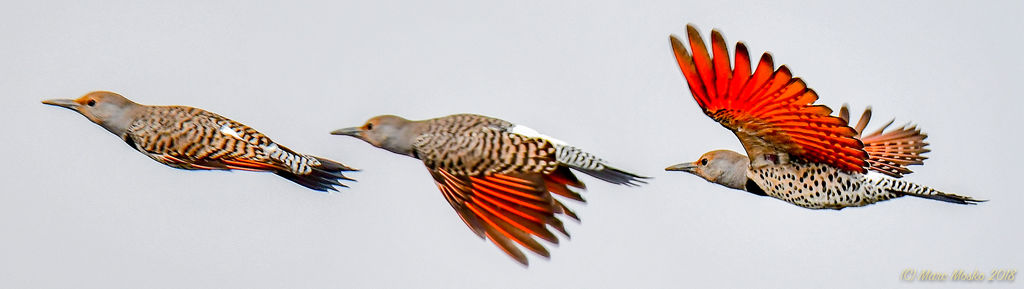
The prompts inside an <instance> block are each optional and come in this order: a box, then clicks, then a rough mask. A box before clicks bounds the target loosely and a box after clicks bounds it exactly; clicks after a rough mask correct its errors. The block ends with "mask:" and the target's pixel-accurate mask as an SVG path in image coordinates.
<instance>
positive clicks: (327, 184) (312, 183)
mask: <svg viewBox="0 0 1024 289" xmlns="http://www.w3.org/2000/svg"><path fill="white" fill-rule="evenodd" d="M307 157H309V158H312V159H316V160H317V161H319V162H320V164H319V165H316V166H312V165H311V166H310V168H311V169H312V170H310V172H309V173H307V174H301V175H300V174H296V173H294V172H290V171H285V170H278V171H275V172H274V173H275V174H277V175H279V176H281V177H283V178H286V179H288V180H290V181H293V182H295V183H297V184H300V185H302V186H304V187H307V188H310V189H313V190H316V191H321V192H327V191H337V189H335V188H334V186H340V187H345V188H347V187H348V186H346V185H344V184H342V183H341V182H339V180H346V181H355V180H354V179H351V178H349V177H346V176H345V175H344V174H342V173H343V172H354V171H359V170H358V169H355V168H351V167H349V166H346V165H343V164H341V163H339V162H336V161H332V160H329V159H325V158H321V157H315V156H307Z"/></svg>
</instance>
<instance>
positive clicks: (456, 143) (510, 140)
mask: <svg viewBox="0 0 1024 289" xmlns="http://www.w3.org/2000/svg"><path fill="white" fill-rule="evenodd" d="M510 127H512V124H511V123H509V122H506V121H503V120H500V119H495V118H490V117H486V116H480V115H472V114H459V115H452V116H447V117H442V118H436V119H430V120H426V121H424V123H422V128H423V129H422V132H421V134H420V135H419V136H418V137H417V138H416V140H415V142H414V143H413V147H414V149H415V151H416V154H417V157H419V158H420V159H422V160H423V162H424V164H426V166H427V167H428V168H431V169H443V170H445V171H448V172H449V173H452V174H455V175H464V176H480V175H490V174H506V173H511V172H527V173H543V174H547V173H550V172H552V171H554V170H555V169H556V168H557V167H558V161H557V160H556V159H555V152H556V149H555V148H554V146H552V144H551V143H550V142H548V141H545V140H542V139H535V138H528V137H525V136H521V135H517V134H513V133H510V132H509V131H508V128H510Z"/></svg>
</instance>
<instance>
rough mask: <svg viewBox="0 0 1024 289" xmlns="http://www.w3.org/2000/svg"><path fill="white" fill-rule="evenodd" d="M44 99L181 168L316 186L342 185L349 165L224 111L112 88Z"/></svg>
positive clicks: (130, 144) (323, 189) (317, 188)
mask: <svg viewBox="0 0 1024 289" xmlns="http://www.w3.org/2000/svg"><path fill="white" fill-rule="evenodd" d="M43 103H44V104H49V105H55V106H60V107H64V108H68V109H71V110H74V111H76V112H78V113H80V114H82V115H83V116H85V117H86V118H88V119H89V120H90V121H92V122H94V123H96V124H98V125H100V126H102V127H103V128H105V129H106V130H107V131H109V132H111V133H113V134H114V135H116V136H118V137H119V138H121V140H123V141H124V142H125V143H127V144H128V146H130V147H132V148H133V149H136V150H138V151H139V152H142V153H143V154H145V155H146V156H148V157H150V158H152V159H153V160H155V161H157V162H160V163H162V164H165V165H168V166H171V167H174V168H179V169H186V170H246V171H264V172H273V173H275V174H277V175H279V176H282V177H284V178H286V179H288V180H291V181H293V182H295V183H298V184H300V185H302V186H305V187H307V188H310V189H313V190H317V191H330V190H335V191H336V189H335V187H334V186H341V187H345V185H344V184H341V183H340V182H339V180H352V179H350V178H348V177H345V176H344V175H343V174H342V172H347V171H355V169H353V168H350V167H347V166H345V165H343V164H340V163H338V162H335V161H332V160H328V159H324V158H320V157H315V156H311V155H304V154H299V153H296V152H295V151H292V150H290V149H288V148H286V147H284V146H282V145H279V144H277V143H275V142H274V141H272V140H270V138H268V137H267V136H265V135H263V134H261V133H259V132H258V131H256V130H254V129H252V128H250V127H248V126H246V125H244V124H241V123H238V122H235V121H233V120H230V119H228V118H226V117H223V116H220V115H217V114H215V113H212V112H208V111H205V110H202V109H198V108H194V107H187V106H150V105H142V104H138V103H135V102H132V101H131V100H128V99H127V98H125V97H123V96H121V95H119V94H117V93H113V92H108V91H95V92H90V93H88V94H86V95H85V96H82V97H80V98H78V99H51V100H45V101H43Z"/></svg>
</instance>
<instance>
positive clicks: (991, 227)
mask: <svg viewBox="0 0 1024 289" xmlns="http://www.w3.org/2000/svg"><path fill="white" fill-rule="evenodd" d="M86 2H87V1H59V2H58V1H5V2H4V3H3V4H0V19H2V20H0V23H2V25H0V37H2V39H3V44H2V45H0V55H2V57H0V76H2V78H3V81H0V94H2V95H3V100H4V103H3V104H2V105H0V121H2V122H3V123H4V124H5V125H4V126H3V135H4V138H3V141H2V142H0V149H2V151H4V152H5V153H6V156H5V158H6V163H7V165H6V166H4V167H3V168H2V169H0V170H2V173H3V175H4V176H5V177H4V182H3V190H2V193H0V236H2V240H3V241H0V288H353V287H381V288H387V287H390V288H410V287H439V288H485V287H495V288H634V287H650V288H666V287H667V288H678V287H698V288H716V287H719V288H743V287H747V288H798V287H802V288H967V287H973V288H1006V287H1012V286H1020V284H1021V281H1024V280H1018V281H1017V282H1015V283H1011V284H963V283H950V282H945V283H931V284H921V282H901V281H900V280H899V275H900V273H901V272H902V271H903V270H904V269H908V268H910V269H915V270H925V269H928V270H934V271H939V272H952V271H953V270H956V269H964V270H968V271H973V270H975V269H977V270H980V271H982V272H983V273H986V274H987V273H989V272H990V271H991V270H994V269H1017V270H1021V269H1024V253H1022V252H1021V247H1020V246H1021V244H1022V243H1024V237H1022V234H1021V229H1020V224H1021V220H1022V216H1024V213H1022V211H1024V208H1022V205H1024V196H1022V192H1021V189H1020V187H1021V185H1020V183H1019V180H1020V178H1021V169H1020V164H1021V163H1022V161H1024V159H1022V157H1021V156H1020V154H1019V150H1020V148H1019V145H1020V144H1021V141H1022V138H1021V132H1020V131H1021V130H1020V129H1019V122H1020V117H1021V112H1022V108H1024V102H1022V101H1021V99H1020V94H1021V93H1020V83H1021V76H1022V75H1024V57H1022V56H1021V53H1020V49H1021V46H1022V45H1021V44H1024V42H1022V38H1021V33H1022V31H1024V20H1021V15H1022V13H1024V7H1022V6H1024V4H1022V3H1024V2H1021V1H963V2H962V3H956V2H940V1H914V2H903V1H856V2H855V3H845V4H844V3H823V2H825V1H807V2H800V1H767V2H766V1H621V2H604V1H578V2H562V1H509V2H512V3H485V2H490V1H355V2H346V3H328V2H338V1H316V2H309V1H282V2H280V3H272V2H264V1H231V2H228V1H162V2H164V3H142V2H139V1H89V2H88V3H86ZM167 2H175V3H173V4H172V3H167ZM687 23H694V24H696V25H697V26H698V27H700V30H701V32H702V33H703V34H704V35H705V37H706V36H707V35H708V33H709V31H710V29H712V28H719V29H721V30H722V31H723V33H724V35H725V37H726V39H727V41H729V42H730V43H731V42H735V41H745V42H746V43H747V44H748V45H749V47H750V50H751V52H754V53H760V52H763V51H771V52H773V54H774V56H775V60H776V63H778V64H788V65H789V66H790V67H791V68H792V71H793V72H794V73H795V74H796V75H797V76H800V77H803V78H804V79H805V80H806V81H807V83H808V84H809V85H810V87H812V88H814V89H815V90H817V92H818V93H819V95H820V96H821V101H820V102H821V103H823V104H827V105H830V106H832V107H834V108H838V106H839V105H840V104H842V103H844V102H848V103H850V104H851V105H852V106H853V107H854V108H855V110H856V111H857V112H859V111H860V109H861V108H863V107H864V106H866V105H873V106H874V108H875V116H876V119H875V120H876V122H875V123H874V124H875V125H878V124H881V123H883V122H884V121H886V120H888V119H889V118H891V117H895V118H896V119H897V123H902V122H906V121H914V122H915V123H918V124H920V125H921V126H922V127H923V128H924V129H925V131H926V132H927V133H928V134H929V136H930V137H929V139H928V140H929V141H930V142H931V143H932V146H931V149H933V150H934V151H933V152H931V153H929V154H928V156H929V157H930V159H929V160H927V161H926V165H925V166H917V167H914V170H915V171H916V173H914V174H912V175H910V176H909V177H907V179H908V180H911V181H914V182H918V183H921V184H926V185H930V186H933V187H935V188H939V189H942V190H946V191H949V192H956V193H961V194H966V195H970V196H974V197H978V198H982V199H990V200H991V201H990V202H987V203H984V204H981V205H978V206H970V207H967V206H958V205H951V204H946V203H940V202H934V201H928V200H922V199H912V198H904V199H897V200H893V201H888V202H884V203H881V204H877V205H873V206H869V207H864V208H853V209H846V210H842V211H838V212H836V211H812V210H806V209H802V208H799V207H796V206H793V205H790V204H787V203H784V202H781V201H778V200H774V199H769V198H759V197H755V196H751V195H749V194H746V193H742V192H739V191H732V190H728V189H725V188H722V187H719V186H716V185H713V184H709V183H707V182H705V181H704V180H701V179H698V178H697V177H694V176H690V175H685V174H681V173H669V172H665V171H663V170H662V169H663V168H664V167H665V166H667V165H670V164H674V163H679V162H682V161H692V160H694V159H696V157H697V156H698V155H700V154H701V153H703V152H705V151H708V150H711V149H716V148H729V149H735V150H739V149H740V146H739V143H738V141H737V140H736V139H735V138H734V137H733V136H732V135H731V134H730V133H729V132H728V131H726V130H725V129H723V128H722V127H721V126H719V125H718V124H717V123H715V122H713V121H711V120H710V119H708V118H707V117H705V116H704V115H703V114H701V113H700V110H699V108H698V107H697V105H696V104H695V102H694V101H693V99H692V98H691V97H690V94H689V90H688V89H687V88H686V86H685V85H684V83H683V77H682V76H681V74H680V72H679V69H678V68H677V67H676V65H675V63H674V60H673V58H672V54H671V52H670V48H669V43H668V35H669V34H670V33H675V34H677V35H681V34H682V33H683V28H684V26H685V25H686V24H687ZM92 90H112V91H116V92H119V93H122V94H124V95H125V96H127V97H129V98H131V99H133V100H135V101H137V102H140V103H144V104H180V105H190V106H196V107H201V108H204V109H207V110H210V111H213V112H217V113H220V114H222V115H225V116H227V117H230V118H233V119H235V120H238V121H241V122H243V123H246V124H249V125H251V126H253V127H255V128H257V129H258V130H260V131H262V132H264V133H266V134H268V135H270V136H271V137H272V138H274V139H275V140H276V141H278V142H280V143H282V144H285V145H287V146H289V147H291V148H293V149H295V150H298V151H301V152H304V153H309V154H315V155H319V156H323V157H328V158H331V159H334V160H338V161H341V162H343V163H345V164H349V165H352V166H356V167H359V168H361V169H363V170H364V171H363V172H359V173H355V174H353V176H354V177H355V178H358V179H359V182H358V183H356V184H354V185H353V186H352V188H351V189H346V190H343V191H342V192H341V193H334V194H322V193H317V192H314V191H311V190H308V189H305V188H303V187H301V186H298V185H296V184H293V183H291V182H289V181H287V180H285V179H282V178H279V177H277V176H274V175H272V174H259V173H248V172H235V173H227V172H189V171H182V170H175V169H171V168H168V167H165V166H163V165H160V164H157V163H155V162H153V161H152V160H150V159H149V158H147V157H145V156H143V155H141V154H139V153H138V152H135V151H133V150H132V149H131V148H129V147H128V146H126V145H124V143H123V142H122V141H120V140H118V139H117V138H116V137H114V136H113V135H111V134H109V133H107V132H106V131H104V130H103V129H102V128H100V127H99V126H96V125H94V124H92V123H89V122H88V121H87V120H86V119H85V118H83V117H82V116H80V115H78V114H76V113H74V112H71V111H68V110H64V109H59V108H56V107H50V106H44V105H42V104H40V103H39V101H40V100H42V99H44V98H56V97H61V98H75V97H78V96H81V95H82V94H84V93H86V92H89V91H92ZM462 112H472V113H480V114H486V115H491V116H496V117H500V118H503V119H507V120H510V121H513V122H517V123H521V124H524V125H528V126H530V127H533V128H535V129H538V130H539V131H541V132H543V133H545V134H548V135H552V136H555V137H558V138H560V139H562V140H565V141H568V142H571V143H573V144H575V145H577V146H579V147H581V148H584V149H587V150H589V151H591V152H593V153H595V154H598V155H600V156H602V157H604V158H606V159H608V160H610V161H612V162H614V163H615V164H617V165H618V166H620V167H622V168H625V169H629V170H632V171H636V172H639V173H642V174H646V175H649V176H653V177H655V179H654V180H652V181H651V183H650V185H648V186H644V187H641V188H625V187H618V186H613V185H609V184H606V183H603V182H600V181H598V180H596V179H593V178H590V177H586V176H582V178H583V180H584V181H585V182H587V184H588V185H589V188H590V190H589V191H588V192H586V193H585V196H586V197H587V198H588V200H589V203H587V204H586V205H585V206H576V207H577V208H579V209H578V212H579V213H580V215H581V217H582V218H583V223H582V224H579V225H577V224H572V225H570V226H569V230H570V231H571V233H572V240H569V241H566V242H563V243H562V244H561V245H560V246H558V247H556V248H553V249H552V255H553V258H552V259H551V260H543V259H541V258H536V257H532V258H531V259H532V261H533V262H532V266H531V267H530V268H528V269H524V268H522V267H520V266H519V265H518V264H516V263H515V262H513V261H512V260H511V259H509V258H508V257H506V256H505V255H504V254H503V253H501V251H500V250H498V249H497V248H496V247H494V246H493V245H492V244H490V243H488V242H485V241H482V240H480V239H477V238H476V236H475V235H473V234H472V233H471V232H470V231H469V230H468V229H467V228H466V227H465V225H464V224H462V222H461V221H460V220H459V219H458V217H457V216H456V214H455V213H454V212H453V211H452V209H451V208H450V207H449V205H448V204H447V203H445V200H444V198H443V197H442V196H441V195H440V193H439V192H438V190H437V188H436V187H435V186H434V184H433V183H432V181H431V178H430V177H429V176H428V174H427V172H426V171H425V170H424V169H423V166H422V165H421V164H420V163H418V161H416V160H413V159H411V158H407V157H403V156H399V155H395V154H392V153H389V152H386V151H384V150H380V149H376V148H372V147H370V146H369V145H367V144H365V143H363V142H361V141H358V140H355V139H351V138H346V137H338V136H331V135H328V132H329V131H331V130H333V129H337V128H341V127H347V126H353V125H359V124H361V123H362V122H363V121H364V120H366V119H367V118H369V117H371V116H374V115H378V114H399V115H403V116H407V117H409V118H413V119H422V118H430V117H436V116H443V115H448V114H453V113H462ZM872 127H875V126H872ZM1018 275H1019V274H1018ZM1018 279H1020V276H1018ZM688 285H693V286H688Z"/></svg>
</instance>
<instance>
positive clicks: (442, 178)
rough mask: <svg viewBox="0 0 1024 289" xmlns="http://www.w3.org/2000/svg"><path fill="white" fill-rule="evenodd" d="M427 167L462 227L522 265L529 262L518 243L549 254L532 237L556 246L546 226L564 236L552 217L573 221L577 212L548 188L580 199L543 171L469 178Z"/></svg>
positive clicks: (562, 230) (560, 226)
mask: <svg viewBox="0 0 1024 289" xmlns="http://www.w3.org/2000/svg"><path fill="white" fill-rule="evenodd" d="M429 170H430V174H431V175H432V176H433V177H434V181H435V182H436V183H437V187H438V188H439V189H440V190H441V193H442V195H444V197H445V199H446V200H448V203H449V204H451V206H452V208H453V209H455V212H456V213H458V214H459V217H460V218H461V219H462V221H463V222H465V223H466V226H468V227H469V228H470V230H473V232H474V233H476V234H477V235H478V236H480V237H481V238H486V239H489V240H491V242H493V243H494V244H495V245H497V246H498V247H499V248H501V250H502V251H504V252H505V253H506V254H508V255H509V256H511V257H512V258H513V259H515V260H516V261H518V262H519V263H522V264H523V265H528V264H529V260H528V259H527V258H526V255H525V254H523V252H522V251H521V250H520V249H519V247H517V246H516V244H518V245H519V246H522V247H524V248H526V249H529V250H530V251H533V252H534V253H537V254H538V255H541V256H543V257H545V258H547V257H550V256H551V254H550V253H549V252H548V250H547V249H546V248H544V245H542V244H541V243H540V242H538V241H537V240H536V239H534V238H533V237H538V238H540V239H543V240H545V241H547V242H550V243H553V244H558V237H556V236H555V235H554V234H553V233H552V232H551V231H550V230H548V226H550V227H552V228H555V229H556V230H558V231H559V232H561V233H562V234H563V235H565V236H567V237H568V236H569V233H568V232H567V231H566V230H565V226H564V225H563V224H562V221H561V220H559V219H558V218H557V217H556V215H559V214H566V215H568V216H570V217H571V218H573V219H577V217H576V214H575V213H573V212H572V211H570V210H569V209H568V208H566V207H565V205H563V204H562V203H561V202H560V201H558V200H556V199H554V198H552V196H551V194H549V193H548V192H549V191H551V192H566V193H569V194H572V195H574V196H575V197H576V198H577V200H580V201H582V198H579V195H578V194H576V193H575V192H572V191H570V190H569V189H568V187H566V185H567V184H566V183H559V180H558V179H557V178H552V177H548V176H546V175H542V174H537V173H528V174H516V173H509V174H493V175H488V176H474V177H470V176H456V175H454V174H452V173H449V172H448V171H447V170H443V169H429ZM566 172H567V171H566ZM577 220H578V219H577Z"/></svg>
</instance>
